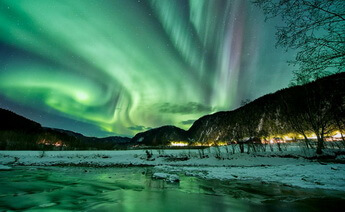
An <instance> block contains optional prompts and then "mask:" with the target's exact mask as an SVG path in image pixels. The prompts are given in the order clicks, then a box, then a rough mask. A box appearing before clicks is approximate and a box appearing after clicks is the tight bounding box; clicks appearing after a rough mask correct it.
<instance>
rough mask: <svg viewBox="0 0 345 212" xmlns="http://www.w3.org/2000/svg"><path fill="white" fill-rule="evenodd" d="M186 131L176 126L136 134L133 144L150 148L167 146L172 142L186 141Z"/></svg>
mask: <svg viewBox="0 0 345 212" xmlns="http://www.w3.org/2000/svg"><path fill="white" fill-rule="evenodd" d="M186 140H188V136H187V133H186V131H185V130H183V129H180V128H178V127H175V126H163V127H159V128H155V129H151V130H148V131H146V132H141V133H138V134H136V135H135V136H134V137H133V138H132V140H131V142H132V143H138V144H145V145H150V146H157V145H167V144H169V143H170V142H171V141H186Z"/></svg>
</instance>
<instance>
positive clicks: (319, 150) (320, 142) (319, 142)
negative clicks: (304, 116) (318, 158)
mask: <svg viewBox="0 0 345 212" xmlns="http://www.w3.org/2000/svg"><path fill="white" fill-rule="evenodd" d="M316 137H317V148H316V154H318V155H320V154H322V149H323V136H319V135H317V136H316Z"/></svg>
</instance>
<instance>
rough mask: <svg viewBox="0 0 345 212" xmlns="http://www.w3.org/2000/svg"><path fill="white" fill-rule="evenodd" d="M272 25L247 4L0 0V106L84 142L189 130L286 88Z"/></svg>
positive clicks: (204, 0)
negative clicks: (203, 119) (80, 137)
mask: <svg viewBox="0 0 345 212" xmlns="http://www.w3.org/2000/svg"><path fill="white" fill-rule="evenodd" d="M275 22H277V21H276V20H275ZM270 24H271V25H270ZM272 24H273V23H272V22H269V23H265V22H264V17H263V15H262V14H261V11H260V10H259V9H258V8H255V7H254V6H253V5H252V4H251V3H250V1H245V0H232V1H230V0H229V1H226V0H224V1H223V0H217V1H214V0H189V1H187V0H179V1H172V0H148V1H144V0H141V1H140V0H135V1H134V0H133V1H131V0H87V1H86V0H59V1H50V0H30V1H25V0H16V1H13V0H1V2H0V101H1V102H0V106H1V107H4V108H9V109H12V110H14V111H15V112H18V113H20V114H22V115H24V116H26V117H29V118H31V119H33V120H36V121H39V122H40V123H42V124H43V125H44V126H50V127H58V128H64V129H70V130H74V131H78V132H82V133H84V134H86V135H95V136H105V135H129V136H132V135H134V134H135V133H137V132H139V131H143V130H146V129H149V128H150V127H158V126H162V125H168V124H173V125H176V126H179V127H181V128H184V129H187V128H188V127H189V126H190V125H191V124H192V121H193V120H195V119H197V118H199V117H200V116H202V115H205V114H209V113H212V112H216V111H220V110H229V109H234V108H236V107H238V106H239V105H240V102H241V101H242V100H244V99H254V98H257V97H259V96H261V95H263V94H266V93H268V92H272V91H275V90H277V89H280V88H282V87H285V86H287V84H288V82H289V80H290V78H291V70H290V69H291V68H290V67H287V65H286V63H285V61H286V60H287V59H288V58H289V57H291V53H289V54H287V53H286V54H284V52H283V50H281V49H275V48H274V43H275V41H274V31H275V29H274V27H273V26H272ZM16 108H17V111H16ZM32 111H39V112H41V114H48V115H47V116H42V115H37V114H38V113H34V112H32ZM54 120H55V121H54Z"/></svg>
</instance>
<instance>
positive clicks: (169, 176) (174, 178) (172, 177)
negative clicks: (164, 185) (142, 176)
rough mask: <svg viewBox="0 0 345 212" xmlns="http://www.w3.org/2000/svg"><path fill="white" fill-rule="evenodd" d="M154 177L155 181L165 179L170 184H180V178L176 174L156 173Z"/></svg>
mask: <svg viewBox="0 0 345 212" xmlns="http://www.w3.org/2000/svg"><path fill="white" fill-rule="evenodd" d="M152 177H153V178H154V179H164V180H165V181H167V182H170V183H176V182H180V178H179V176H178V175H176V174H168V173H163V172H157V173H154V174H153V176H152Z"/></svg>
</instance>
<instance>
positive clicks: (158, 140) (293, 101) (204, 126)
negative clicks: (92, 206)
mask: <svg viewBox="0 0 345 212" xmlns="http://www.w3.org/2000/svg"><path fill="white" fill-rule="evenodd" d="M344 108H345V73H339V74H334V75H331V76H328V77H324V78H321V79H318V80H316V81H314V82H311V83H308V84H305V85H301V86H294V87H290V88H285V89H282V90H279V91H277V92H275V93H273V94H267V95H264V96H262V97H260V98H258V99H256V100H254V101H252V102H250V103H248V104H246V105H244V106H242V107H240V108H237V109H235V110H232V111H222V112H217V113H214V114H211V115H206V116H203V117H201V118H199V119H198V120H196V121H195V122H194V124H193V125H192V126H191V127H190V128H189V129H188V130H187V131H184V130H182V129H179V128H176V127H175V128H174V130H173V131H171V129H170V128H157V129H159V130H157V129H152V130H149V131H146V132H142V133H138V134H137V135H136V136H135V137H134V138H133V139H132V141H133V142H138V138H139V137H140V138H141V139H142V143H144V144H147V145H162V144H167V143H169V142H170V141H174V139H176V140H179V141H181V140H182V138H185V140H184V141H187V142H191V143H193V142H210V141H212V142H217V141H228V142H230V141H237V142H241V141H243V140H245V139H247V140H248V139H253V138H254V137H260V138H263V139H265V138H267V137H269V136H272V135H277V134H280V135H281V134H285V133H290V132H294V133H298V134H303V135H304V134H305V133H316V134H317V136H318V139H319V142H321V139H323V136H324V135H325V133H326V132H327V131H331V130H344V129H345V127H344V126H345V124H344V123H345V121H344V120H345V109H344ZM321 132H322V133H321ZM169 133H173V135H170V134H169ZM319 137H320V138H319ZM168 138H169V139H168ZM152 139H155V141H153V140H152ZM320 145H321V144H320Z"/></svg>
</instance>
